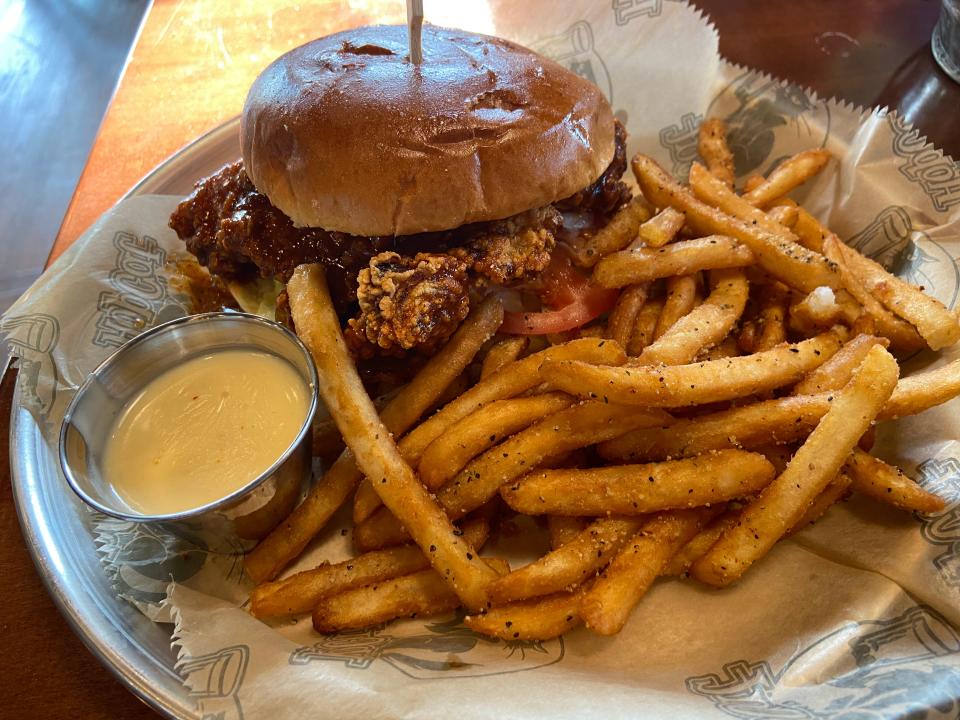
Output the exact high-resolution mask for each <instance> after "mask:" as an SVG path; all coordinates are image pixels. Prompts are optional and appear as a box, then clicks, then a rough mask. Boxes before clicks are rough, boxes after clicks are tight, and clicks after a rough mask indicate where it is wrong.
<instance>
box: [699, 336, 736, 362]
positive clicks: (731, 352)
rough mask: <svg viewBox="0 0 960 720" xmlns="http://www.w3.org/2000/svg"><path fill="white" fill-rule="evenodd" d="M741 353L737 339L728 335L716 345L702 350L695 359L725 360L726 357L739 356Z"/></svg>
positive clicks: (700, 360)
mask: <svg viewBox="0 0 960 720" xmlns="http://www.w3.org/2000/svg"><path fill="white" fill-rule="evenodd" d="M739 354H740V347H739V346H738V345H737V339H736V338H735V337H733V336H732V335H728V336H727V337H726V338H724V339H723V340H721V341H720V342H719V343H717V344H716V345H714V346H712V347H708V348H706V349H704V350H701V351H700V353H699V354H698V355H697V357H696V358H695V360H696V362H703V361H705V360H723V359H724V358H731V357H737V356H738V355H739Z"/></svg>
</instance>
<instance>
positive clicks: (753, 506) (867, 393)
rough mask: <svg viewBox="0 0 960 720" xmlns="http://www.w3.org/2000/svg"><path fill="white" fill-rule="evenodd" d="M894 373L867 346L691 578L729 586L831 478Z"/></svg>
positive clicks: (880, 351) (885, 358)
mask: <svg viewBox="0 0 960 720" xmlns="http://www.w3.org/2000/svg"><path fill="white" fill-rule="evenodd" d="M898 374H899V369H898V367H897V361H896V360H894V359H893V357H892V356H891V355H890V354H889V353H888V352H887V351H886V350H885V349H884V348H882V347H880V346H874V347H872V348H871V349H870V352H869V353H867V356H866V358H864V361H863V363H862V364H861V366H860V368H859V370H858V371H857V373H856V374H855V375H854V377H853V378H852V379H851V380H850V382H849V383H848V384H847V385H846V387H844V389H843V390H842V391H841V392H840V393H839V394H838V395H837V396H836V397H835V398H834V400H833V402H832V404H831V407H830V410H829V411H827V413H826V414H825V415H824V416H823V418H822V419H821V420H820V423H819V424H818V425H817V427H816V428H815V429H814V431H813V432H812V433H811V434H810V436H809V437H808V438H807V440H806V442H804V444H803V445H801V446H800V449H799V450H797V452H796V454H795V455H794V457H793V460H792V461H791V462H790V466H789V467H788V468H787V469H786V471H784V472H783V473H782V474H781V475H780V476H779V477H778V478H777V479H776V480H774V481H773V483H771V484H770V485H768V486H767V487H766V488H765V489H764V490H763V491H762V492H761V493H760V496H759V497H758V498H757V499H756V500H754V501H753V502H751V503H750V504H749V505H747V507H746V508H744V511H743V515H742V516H741V520H740V523H739V524H738V525H736V526H735V527H733V528H730V529H729V530H728V531H727V532H726V533H724V535H723V536H722V537H721V538H720V539H719V540H718V541H717V543H716V544H715V545H714V546H713V547H712V548H710V550H709V551H708V552H707V554H706V555H704V556H703V557H702V558H700V559H699V560H697V561H696V562H695V563H694V564H693V567H692V568H691V569H692V573H693V576H694V577H696V578H697V579H698V580H700V581H701V582H705V583H707V584H709V585H718V586H723V585H729V584H730V583H731V582H734V581H735V580H737V579H738V578H740V577H741V576H742V575H743V573H744V572H746V570H747V569H748V568H749V567H750V566H751V565H752V564H753V563H754V562H756V561H757V560H759V559H760V558H761V557H763V556H764V555H766V553H767V552H769V550H770V548H772V547H773V545H774V544H775V543H776V542H777V541H778V540H779V539H780V538H781V537H783V535H784V534H785V533H786V532H787V531H788V530H789V529H790V528H791V527H793V526H794V525H796V524H797V522H798V521H799V520H800V519H801V518H802V517H803V514H804V513H805V512H806V511H807V509H808V508H809V506H810V504H811V503H812V502H813V501H814V499H815V498H816V497H817V495H819V494H820V493H821V492H823V490H824V488H826V486H827V485H828V484H829V483H830V481H831V480H833V479H834V478H835V477H836V476H837V473H838V472H839V471H840V468H841V466H842V465H843V463H844V462H845V461H846V459H847V457H848V456H849V455H850V452H851V451H852V450H853V448H854V447H855V446H856V444H857V441H858V440H859V439H860V436H861V435H863V433H865V432H866V431H867V429H868V428H869V427H870V425H871V423H873V421H874V419H875V418H876V417H877V415H878V414H879V413H880V411H881V410H882V409H883V405H884V403H885V402H886V401H887V399H888V398H889V397H890V395H891V393H892V392H893V389H894V387H896V384H897V377H898Z"/></svg>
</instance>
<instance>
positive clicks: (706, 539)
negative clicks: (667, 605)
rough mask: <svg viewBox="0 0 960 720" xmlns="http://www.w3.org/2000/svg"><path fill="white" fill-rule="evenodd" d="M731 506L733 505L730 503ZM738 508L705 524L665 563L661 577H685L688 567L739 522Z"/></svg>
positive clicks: (727, 511)
mask: <svg viewBox="0 0 960 720" xmlns="http://www.w3.org/2000/svg"><path fill="white" fill-rule="evenodd" d="M731 504H733V503H731ZM740 510H741V508H740V506H739V505H736V507H735V508H728V509H726V510H724V511H723V512H722V513H721V514H720V515H718V516H717V517H715V518H714V519H713V520H711V521H710V522H709V523H708V524H706V525H705V526H704V527H703V528H702V529H701V530H700V531H699V532H698V533H697V534H696V535H694V536H693V537H692V538H690V539H689V540H688V541H687V543H686V545H684V546H683V547H682V548H680V550H679V551H678V552H677V554H676V555H674V556H673V557H671V558H670V560H668V561H667V564H666V566H665V567H664V568H663V572H662V573H661V574H662V575H686V574H687V572H688V571H689V570H690V566H691V565H693V563H694V562H695V561H696V560H699V559H700V558H701V557H703V556H704V555H706V553H707V550H709V549H710V548H711V547H712V546H713V544H714V543H715V542H716V541H717V540H719V539H720V536H721V535H723V533H725V532H726V531H727V530H728V529H729V528H731V527H733V526H734V525H736V524H737V522H738V521H739V520H740Z"/></svg>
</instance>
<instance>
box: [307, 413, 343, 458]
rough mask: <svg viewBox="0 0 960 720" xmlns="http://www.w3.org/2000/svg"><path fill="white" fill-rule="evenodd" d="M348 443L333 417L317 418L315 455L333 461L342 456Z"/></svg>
mask: <svg viewBox="0 0 960 720" xmlns="http://www.w3.org/2000/svg"><path fill="white" fill-rule="evenodd" d="M345 447H346V445H344V444H343V438H342V437H341V436H340V431H339V430H338V429H337V424H336V423H335V422H334V421H333V418H332V417H329V416H328V417H325V418H323V419H322V420H315V421H314V423H313V456H314V457H319V458H323V459H324V460H326V461H329V462H333V460H335V459H336V458H338V457H340V453H342V452H343V449H344V448H345Z"/></svg>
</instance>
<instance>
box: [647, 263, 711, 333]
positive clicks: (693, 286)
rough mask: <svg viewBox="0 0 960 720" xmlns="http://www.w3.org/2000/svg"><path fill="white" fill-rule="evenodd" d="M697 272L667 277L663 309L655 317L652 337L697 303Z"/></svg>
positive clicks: (670, 325) (663, 330)
mask: <svg viewBox="0 0 960 720" xmlns="http://www.w3.org/2000/svg"><path fill="white" fill-rule="evenodd" d="M698 276H699V273H695V274H693V275H676V276H674V277H671V278H667V280H666V282H665V283H664V285H665V286H666V291H667V294H666V297H665V298H664V300H663V310H662V311H661V312H660V317H659V318H657V326H656V328H654V330H653V339H654V340H656V339H657V338H659V337H660V336H662V335H663V334H664V333H665V332H667V330H669V329H670V328H671V327H673V324H674V323H675V322H677V321H678V320H679V319H680V318H682V317H683V316H684V315H686V314H687V313H689V312H690V311H691V310H693V308H695V307H696V305H697V292H698V290H699V286H700V282H699V277H698Z"/></svg>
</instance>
